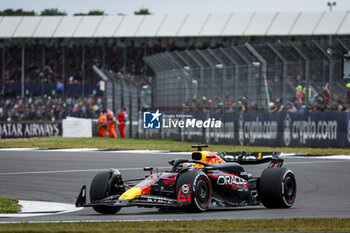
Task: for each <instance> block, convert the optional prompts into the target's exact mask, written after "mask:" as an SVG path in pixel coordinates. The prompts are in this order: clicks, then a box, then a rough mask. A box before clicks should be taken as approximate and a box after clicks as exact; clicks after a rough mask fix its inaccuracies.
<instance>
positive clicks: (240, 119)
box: [142, 111, 350, 147]
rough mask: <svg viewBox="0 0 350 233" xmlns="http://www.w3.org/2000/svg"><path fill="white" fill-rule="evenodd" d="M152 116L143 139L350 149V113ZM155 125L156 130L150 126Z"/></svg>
mask: <svg viewBox="0 0 350 233" xmlns="http://www.w3.org/2000/svg"><path fill="white" fill-rule="evenodd" d="M152 113H153V114H155V113H157V115H150V116H146V118H145V120H144V127H143V130H142V137H144V138H170V139H175V140H181V141H193V142H201V143H211V144H227V145H253V146H291V147H349V146H350V113H344V112H343V113H305V114H298V113H287V114H286V113H276V114H268V113H259V114H258V113H257V114H253V113H249V114H210V113H182V112H159V111H157V112H149V114H152ZM146 115H147V114H146ZM144 116H145V113H144ZM152 116H155V118H154V119H153V117H152ZM152 124H153V125H156V126H157V127H153V128H152V127H149V126H151V125H152Z"/></svg>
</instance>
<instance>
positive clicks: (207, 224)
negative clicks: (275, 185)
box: [0, 218, 350, 233]
mask: <svg viewBox="0 0 350 233" xmlns="http://www.w3.org/2000/svg"><path fill="white" fill-rule="evenodd" d="M256 231H259V232H266V231H269V232H282V231H283V232H292V231H294V232H298V231H301V232H312V231H322V232H330V231H342V232H346V231H350V219H349V218H346V219H339V218H293V219H260V220H254V219H253V220H208V221H145V222H94V223H17V224H0V232H130V233H132V232H256Z"/></svg>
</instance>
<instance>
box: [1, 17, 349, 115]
mask: <svg viewBox="0 0 350 233" xmlns="http://www.w3.org/2000/svg"><path fill="white" fill-rule="evenodd" d="M349 34H350V12H349V11H344V12H295V13H283V12H276V13H232V14H203V15H192V14H189V15H118V16H22V17H6V16H5V17H0V39H1V59H0V60H1V68H0V69H1V82H0V85H1V89H2V93H3V96H4V97H9V96H14V97H15V96H20V97H28V96H30V95H32V96H37V95H42V96H44V95H46V96H50V95H57V94H58V95H63V96H64V95H71V96H74V95H79V96H81V95H82V96H85V97H88V96H89V95H93V96H94V95H95V96H96V95H97V96H100V95H102V93H103V92H102V91H101V88H100V86H99V84H100V80H101V79H100V77H99V76H98V75H97V74H96V73H95V72H94V71H93V66H94V65H96V66H97V67H99V68H101V69H102V70H104V71H113V72H114V73H115V74H118V75H120V76H121V77H122V79H126V80H127V83H129V81H128V80H131V81H132V82H134V83H136V84H135V85H136V86H138V85H141V86H145V85H146V86H147V85H148V84H152V86H153V105H154V107H159V108H162V109H173V110H179V109H181V110H183V109H185V110H200V111H203V110H207V111H217V110H218V109H219V111H225V110H226V111H227V112H236V111H240V109H242V105H244V104H246V105H247V106H245V108H246V109H247V110H249V111H272V110H273V108H275V107H276V105H278V104H279V103H278V101H276V100H277V99H281V98H282V97H284V98H282V99H283V106H284V107H285V109H286V108H287V107H288V105H287V104H288V102H289V101H293V100H292V98H293V96H294V95H295V87H296V86H297V85H298V84H301V85H302V86H303V87H306V86H308V85H309V87H310V89H311V91H312V94H313V95H314V94H317V93H318V92H319V90H320V89H322V87H324V86H325V85H326V83H327V82H331V86H330V91H331V97H330V99H331V105H332V101H333V95H332V92H335V93H338V94H339V96H340V97H344V94H345V92H346V88H345V81H344V79H343V78H342V75H341V65H342V60H341V55H342V53H345V52H347V51H349V47H350V44H349V40H348V35H349ZM247 42H248V43H247ZM267 43H269V44H267ZM329 49H331V50H329ZM327 51H328V52H329V51H332V54H331V55H329V54H328V53H327ZM144 61H146V62H144ZM264 64H265V65H264ZM306 64H309V65H306ZM284 65H285V66H286V67H285V68H283V67H284ZM150 68H151V69H150ZM307 69H308V70H309V71H306V70H307ZM333 76H334V77H333ZM149 77H153V79H150V78H149ZM218 77H220V78H219V79H218ZM221 77H223V78H221ZM256 77H257V79H256V80H258V81H256V80H255V78H256ZM184 79H186V80H187V81H186V82H184V81H182V80H184ZM150 80H151V82H150ZM283 80H284V81H283ZM124 81H125V80H124ZM307 82H308V83H309V84H307ZM333 82H334V83H333ZM169 83H172V85H169ZM184 85H187V87H186V86H184ZM124 86H126V85H124ZM166 87H167V88H168V89H167V88H166ZM333 88H334V89H333ZM131 89H132V88H131ZM206 89H209V90H210V92H208V91H206ZM120 90H121V89H120ZM110 91H111V90H110ZM106 92H108V90H107V91H106ZM125 92H127V91H125ZM135 92H137V90H136V89H135V90H134V91H133V93H135ZM130 93H131V92H130ZM124 94H125V93H124ZM130 95H135V94H130ZM306 96H307V97H309V96H308V95H306ZM180 97H181V98H180ZM203 97H205V99H206V101H204V100H203ZM77 98H78V97H77ZM133 98H134V99H132V98H131V99H130V98H128V97H127V96H125V97H124V96H123V102H120V101H119V102H118V100H116V99H118V97H117V96H116V97H115V98H114V99H113V101H112V102H111V103H110V104H112V105H113V108H119V107H120V106H121V105H125V103H126V102H127V103H128V104H131V103H132V102H136V97H133ZM148 98H149V97H148ZM242 98H246V99H247V101H248V103H245V100H244V99H242ZM311 98H312V96H310V99H311ZM119 99H120V98H119ZM142 99H144V98H142ZM209 100H210V101H211V102H210V101H209ZM242 100H244V101H242ZM338 100H341V98H337V100H336V101H338ZM198 101H199V102H200V104H198ZM306 101H308V102H309V101H311V100H309V99H306ZM342 101H343V102H344V101H345V100H342ZM85 102H86V101H85ZM117 102H118V104H117V105H116V103H117ZM141 102H142V101H141ZM148 102H149V100H148ZM105 104H106V105H108V104H107V103H105ZM205 104H207V105H208V106H204V105H205ZM196 105H198V106H197V107H198V108H196ZM116 106H117V107H116ZM149 106H150V104H145V103H144V104H143V107H149ZM141 107H142V106H139V107H137V108H136V107H135V112H136V110H137V109H141ZM220 109H221V110H220Z"/></svg>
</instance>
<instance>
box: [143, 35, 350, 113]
mask: <svg viewBox="0 0 350 233" xmlns="http://www.w3.org/2000/svg"><path fill="white" fill-rule="evenodd" d="M348 51H350V40H349V39H347V38H341V39H339V38H335V39H332V38H330V39H329V40H323V41H311V40H308V41H306V42H300V41H298V42H290V41H287V42H281V41H279V42H277V43H264V44H259V45H251V44H249V43H246V44H244V45H240V46H232V47H229V48H217V49H206V50H198V49H197V50H185V51H175V52H164V53H160V54H155V55H152V56H148V57H144V60H145V62H146V63H147V64H148V65H149V66H150V67H151V68H152V69H153V71H154V72H155V79H156V82H155V88H154V93H155V94H154V106H155V107H156V108H159V109H163V110H176V111H201V112H203V111H204V112H217V113H235V112H250V113H251V112H272V111H273V109H274V108H277V107H278V106H279V105H282V106H283V108H284V111H286V110H288V108H289V107H290V106H289V104H288V103H289V102H292V101H293V100H294V98H295V95H296V87H297V86H298V85H301V86H302V88H304V93H305V92H307V91H306V90H309V91H308V92H309V94H305V99H303V100H302V101H303V103H301V105H303V104H305V105H306V106H308V109H309V110H310V111H313V109H312V106H311V104H312V103H313V102H314V100H315V97H316V96H317V94H318V93H319V91H320V90H323V89H324V87H325V86H326V84H327V83H329V84H330V90H329V91H330V101H329V104H328V106H327V108H336V107H337V104H339V103H338V102H339V101H341V100H342V98H344V97H345V94H346V91H347V88H346V86H345V83H346V82H347V80H344V79H343V72H342V71H343V70H342V67H343V66H342V65H343V61H342V56H343V54H344V53H348ZM333 94H334V95H333ZM333 96H335V99H334V98H333ZM276 105H277V106H276ZM297 107H300V106H297ZM332 110H335V109H332Z"/></svg>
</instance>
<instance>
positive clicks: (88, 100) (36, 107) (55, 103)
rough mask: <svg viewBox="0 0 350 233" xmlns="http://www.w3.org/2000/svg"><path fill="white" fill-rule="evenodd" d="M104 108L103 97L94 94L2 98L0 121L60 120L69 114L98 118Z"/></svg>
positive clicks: (0, 99)
mask: <svg viewBox="0 0 350 233" xmlns="http://www.w3.org/2000/svg"><path fill="white" fill-rule="evenodd" d="M102 109H103V101H102V98H101V97H100V96H93V95H90V96H88V97H82V96H76V95H68V96H65V97H62V96H50V95H49V96H47V95H45V96H29V97H25V98H20V97H17V98H0V121H2V122H12V121H26V120H28V121H36V120H40V121H41V120H44V121H58V120H62V119H63V118H65V117H67V116H73V117H83V118H98V116H99V114H100V111H102Z"/></svg>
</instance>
